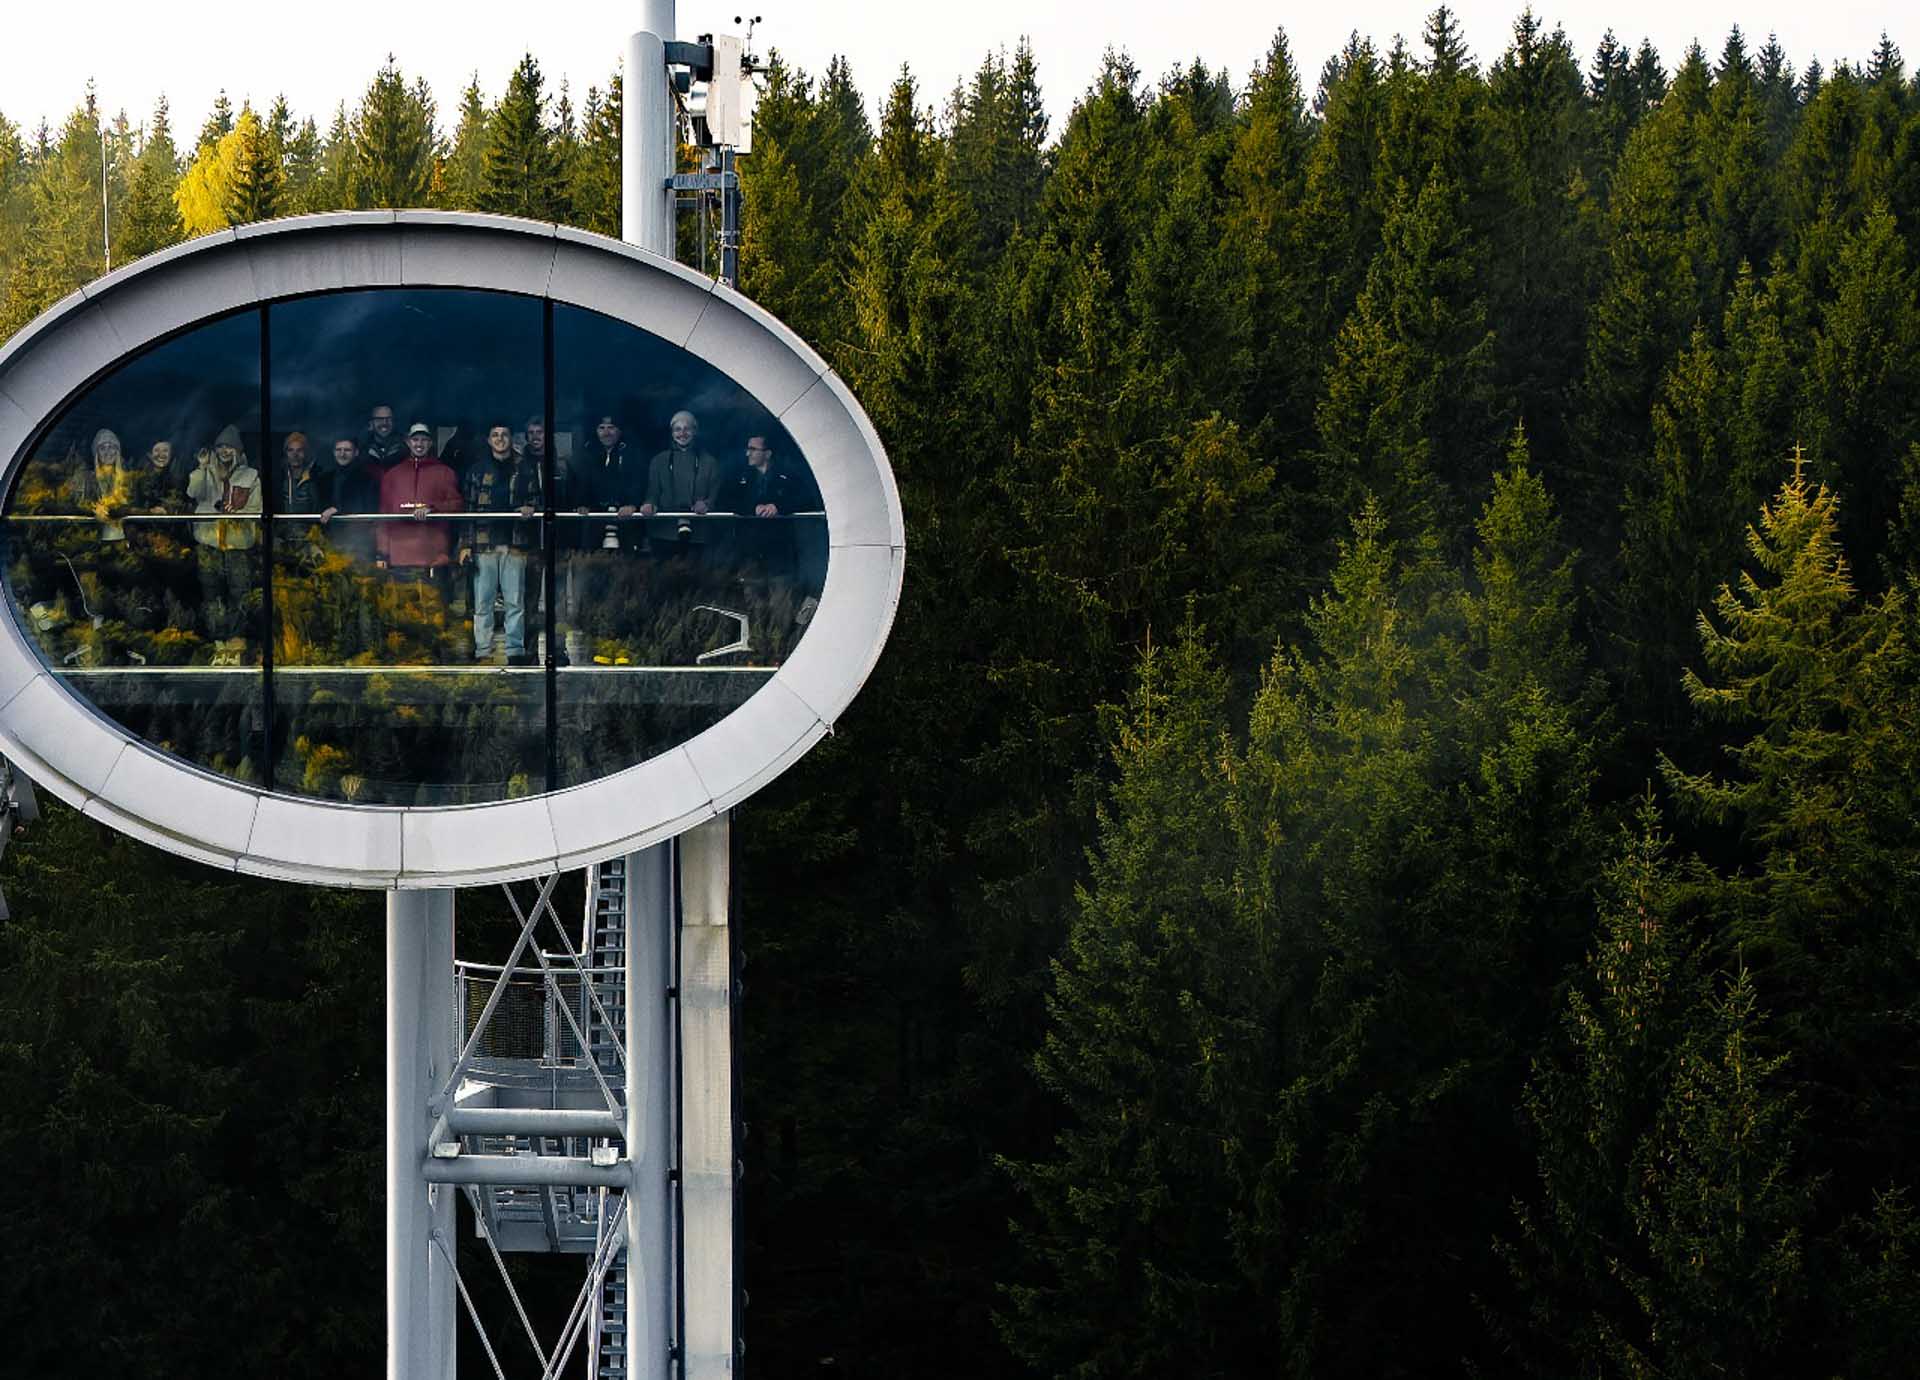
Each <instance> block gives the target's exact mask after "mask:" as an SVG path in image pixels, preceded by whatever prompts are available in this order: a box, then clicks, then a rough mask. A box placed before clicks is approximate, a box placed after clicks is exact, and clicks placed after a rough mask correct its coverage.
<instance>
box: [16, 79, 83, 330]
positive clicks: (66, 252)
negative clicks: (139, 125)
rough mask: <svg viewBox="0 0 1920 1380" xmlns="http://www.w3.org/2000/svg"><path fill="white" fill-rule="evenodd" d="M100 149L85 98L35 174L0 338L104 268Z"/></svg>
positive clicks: (69, 118)
mask: <svg viewBox="0 0 1920 1380" xmlns="http://www.w3.org/2000/svg"><path fill="white" fill-rule="evenodd" d="M100 146H101V139H100V117H99V112H98V110H97V109H96V108H95V106H94V104H93V101H92V99H91V97H89V99H88V101H87V103H86V104H85V105H82V106H80V107H78V108H76V109H75V110H74V111H73V113H72V114H70V115H69V116H68V117H67V119H66V122H65V124H63V125H62V126H61V130H60V137H59V139H58V141H57V142H52V143H50V144H49V146H48V148H47V149H46V152H45V153H44V155H42V156H41V157H40V158H39V160H38V167H36V169H35V170H34V175H33V183H32V186H31V188H30V189H29V193H28V210H27V233H26V237H25V243H24V244H23V246H22V247H21V249H20V251H19V254H18V257H17V258H16V259H15V260H14V262H13V266H12V270H11V272H10V273H9V275H8V278H7V283H6V288H5V294H4V298H0V335H8V334H11V333H12V332H13V331H16V330H18V329H19V328H20V327H21V326H24V325H25V324H26V323H27V322H29V321H31V320H32V319H33V318H34V317H35V316H37V315H39V314H40V312H41V311H42V310H43V309H44V308H46V307H49V306H51V305H52V304H53V303H55V302H57V301H59V300H60V299H61V298H62V297H65V296H66V295H67V294H68V293H70V292H72V291H74V290H75V289H76V288H78V287H79V286H80V285H81V284H83V283H85V282H88V281H89V280H91V279H93V278H95V277H97V276H99V274H100V272H101V271H102V269H104V267H105V266H106V254H105V246H104V244H103V243H102V236H101V214H102V207H101V205H100V153H101V147H100Z"/></svg>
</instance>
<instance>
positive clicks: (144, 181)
mask: <svg viewBox="0 0 1920 1380" xmlns="http://www.w3.org/2000/svg"><path fill="white" fill-rule="evenodd" d="M179 178H180V158H179V154H178V152H177V151H176V150H175V149H174V146H173V131H172V129H171V128H170V126H169V125H168V122H167V101H166V98H165V97H164V96H163V97H161V98H160V101H159V102H158V103H157V104H156V105H155V106H154V109H153V120H152V122H151V123H150V124H149V125H148V126H147V133H146V139H145V141H144V142H143V143H142V144H141V147H140V153H139V156H138V157H137V158H135V160H134V164H133V176H132V177H131V178H129V179H128V183H127V202H126V209H125V210H124V211H123V212H122V214H121V218H120V235H119V243H118V244H117V245H116V246H115V251H116V253H119V254H124V255H125V256H126V257H127V258H129V259H135V258H138V257H140V256H141V255H142V254H151V253H152V252H153V251H154V250H156V249H165V248H166V247H167V246H168V245H170V244H178V243H179V242H180V240H181V239H182V238H184V237H185V234H186V229H185V227H184V226H182V225H181V223H180V209H179V207H177V206H176V205H174V201H173V189H174V185H175V183H177V182H178V181H179Z"/></svg>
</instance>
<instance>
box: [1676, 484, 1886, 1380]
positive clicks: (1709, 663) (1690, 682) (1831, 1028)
mask: <svg viewBox="0 0 1920 1380" xmlns="http://www.w3.org/2000/svg"><path fill="white" fill-rule="evenodd" d="M1840 530H1841V521H1840V515H1839V502H1838V500H1837V499H1836V498H1835V496H1834V495H1833V494H1832V493H1831V492H1830V491H1829V490H1828V489H1826V488H1825V487H1824V486H1816V485H1814V484H1813V483H1812V482H1811V481H1810V480H1809V479H1808V477H1807V476H1806V474H1805V473H1804V471H1803V470H1802V469H1801V467H1799V466H1796V467H1795V472H1794V474H1793V475H1792V476H1791V477H1790V478H1789V479H1788V480H1787V482H1786V483H1785V484H1783V485H1782V486H1781V488H1780V490H1779V492H1778V493H1777V494H1776V495H1775V497H1774V498H1773V500H1772V501H1771V502H1770V503H1769V504H1767V505H1766V506H1765V507H1763V508H1762V510H1761V514H1760V521H1759V523H1758V524H1757V525H1756V526H1755V527H1754V528H1752V529H1750V531H1749V534H1748V539H1747V547H1748V555H1749V559H1750V561H1751V565H1750V567H1749V569H1748V570H1747V571H1745V572H1744V573H1742V575H1741V577H1740V581H1739V584H1738V586H1737V587H1734V586H1727V585H1723V586H1722V587H1721V590H1720V593H1719V595H1718V596H1717V598H1716V599H1715V601H1714V607H1713V611H1712V617H1711V618H1709V617H1707V616H1704V615H1703V617H1702V619H1701V624H1700V636H1701V648H1702V657H1703V660H1704V663H1705V667H1704V670H1703V671H1702V672H1700V673H1698V674H1696V673H1694V672H1691V671H1689V672H1688V674H1687V677H1686V687H1687V692H1688V695H1689V697H1690V699H1691V700H1692V701H1693V704H1694V707H1695V708H1696V710H1697V711H1699V712H1700V713H1701V715H1702V716H1703V717H1704V718H1706V719H1708V720H1709V721H1710V722H1712V723H1715V724H1719V725H1722V726H1724V730H1725V733H1726V738H1727V741H1726V746H1725V756H1724V762H1725V765H1724V768H1723V769H1722V770H1719V771H1715V770H1706V771H1699V772H1694V771H1688V770H1685V769H1682V768H1681V767H1679V766H1676V765H1675V764H1673V763H1672V762H1663V764H1662V765H1663V771H1664V774H1665V776H1666V779H1667V782H1668V785H1669V787H1670V788H1671V789H1672V790H1673V791H1674V793H1675V795H1676V796H1677V797H1678V799H1679V802H1680V804H1681V806H1682V807H1683V808H1684V809H1685V810H1686V811H1687V812H1688V814H1689V815H1690V816H1691V817H1693V818H1696V819H1699V820H1700V821H1701V822H1703V823H1705V824H1708V825H1711V826H1715V827H1719V828H1723V829H1727V830H1729V831H1730V833H1732V834H1734V835H1735V836H1737V838H1738V840H1739V845H1740V850H1739V853H1738V854H1736V855H1735V857H1734V858H1733V859H1731V860H1730V865H1729V866H1728V867H1726V868H1725V869H1724V870H1721V871H1718V872H1716V873H1715V874H1713V875H1712V876H1711V877H1710V879H1709V885H1708V887H1707V890H1706V894H1707V895H1708V896H1709V897H1710V899H1711V901H1712V903H1713V906H1714V910H1715V912H1716V915H1717V917H1718V919H1719V921H1720V924H1721V926H1722V930H1721V935H1720V941H1719V942H1720V946H1721V949H1722V952H1726V951H1728V950H1733V951H1735V952H1737V955H1738V962H1739V963H1740V965H1741V966H1743V967H1745V968H1747V969H1750V970H1751V973H1752V983H1753V987H1754V991H1755V992H1756V994H1757V1000H1758V1003H1759V1005H1760V1006H1761V1008H1762V1009H1763V1010H1765V1011H1766V1012H1768V1013H1769V1025H1770V1027H1771V1029H1772V1031H1773V1034H1774V1038H1775V1039H1776V1040H1777V1042H1778V1047H1779V1049H1780V1052H1781V1053H1783V1054H1785V1055H1787V1056H1788V1058H1789V1063H1788V1064H1787V1066H1786V1076H1787V1078H1788V1080H1789V1086H1790V1087H1791V1089H1792V1091H1793V1095H1794V1097H1795V1098H1796V1100H1797V1101H1798V1102H1799V1103H1800V1105H1801V1106H1803V1107H1804V1109H1805V1112H1806V1117H1807V1123H1806V1124H1807V1125H1808V1126H1809V1127H1816V1128H1818V1134H1817V1137H1809V1138H1808V1139H1806V1140H1805V1141H1804V1142H1803V1144H1802V1146H1801V1147H1800V1149H1799V1151H1798V1158H1800V1159H1801V1160H1802V1162H1803V1163H1804V1166H1805V1170H1806V1178H1805V1182H1807V1183H1809V1184H1812V1185H1816V1186H1817V1187H1816V1190H1815V1193H1816V1196H1815V1200H1814V1215H1813V1218H1812V1220H1811V1222H1810V1223H1809V1224H1808V1228H1807V1231H1806V1238H1807V1239H1806V1244H1805V1246H1804V1248H1803V1253H1804V1254H1805V1256H1806V1258H1807V1262H1808V1267H1807V1271H1806V1274H1807V1277H1808V1279H1809V1280H1812V1281H1815V1282H1816V1284H1815V1290H1816V1292H1815V1294H1814V1297H1813V1298H1812V1299H1811V1300H1810V1304H1809V1309H1810V1311H1809V1315H1808V1316H1806V1317H1804V1318H1803V1319H1801V1320H1800V1326H1799V1327H1798V1328H1797V1329H1796V1331H1797V1333H1798V1342H1799V1345H1800V1346H1801V1347H1803V1348H1804V1349H1805V1350H1806V1351H1807V1352H1808V1353H1809V1354H1818V1355H1821V1356H1826V1357H1834V1358H1839V1357H1845V1356H1847V1355H1849V1354H1854V1355H1858V1356H1865V1355H1868V1354H1871V1353H1872V1352H1874V1351H1875V1350H1876V1349H1877V1348H1880V1347H1883V1346H1884V1343H1885V1336H1884V1333H1882V1334H1881V1335H1880V1336H1879V1337H1878V1338H1877V1339H1876V1336H1875V1333H1874V1329H1873V1327H1871V1326H1868V1327H1861V1326H1860V1324H1859V1323H1858V1322H1857V1321H1856V1320H1857V1319H1859V1318H1860V1317H1861V1316H1862V1312H1861V1310H1860V1307H1859V1305H1860V1304H1861V1303H1862V1301H1863V1300H1871V1307H1870V1308H1869V1309H1867V1310H1866V1312H1867V1314H1869V1315H1870V1314H1872V1313H1873V1311H1874V1310H1877V1309H1883V1308H1884V1306H1885V1298H1884V1291H1885V1289H1886V1288H1887V1287H1888V1285H1889V1284H1890V1283H1892V1284H1894V1285H1895V1287H1899V1285H1900V1284H1903V1283H1904V1284H1906V1285H1909V1286H1910V1285H1911V1283H1912V1282H1913V1281H1914V1279H1915V1271H1914V1269H1913V1266H1912V1265H1911V1263H1907V1264H1902V1263H1901V1262H1900V1261H1899V1260H1898V1258H1888V1257H1886V1256H1881V1258H1880V1259H1878V1260H1875V1259H1874V1254H1875V1252H1876V1251H1879V1250H1884V1249H1897V1243H1898V1236H1897V1233H1898V1232H1899V1231H1901V1230H1904V1229H1902V1228H1899V1227H1898V1224H1897V1221H1895V1220H1890V1219H1889V1217H1888V1205H1889V1203H1890V1202H1891V1203H1893V1204H1894V1205H1895V1207H1896V1209H1897V1205H1898V1204H1899V1202H1900V1201H1901V1200H1902V1199H1903V1197H1904V1195H1905V1194H1906V1193H1907V1192H1909V1191H1910V1190H1911V1183H1912V1170H1913V1166H1912V1159H1911V1154H1910V1151H1909V1148H1908V1146H1907V1144H1906V1138H1905V1131H1904V1129H1902V1128H1905V1127H1908V1126H1910V1125H1912V1119H1913V1117H1914V1116H1915V1114H1916V1111H1917V1110H1920V1109H1917V1108H1916V1106H1915V1095H1914V1090H1913V1087H1912V1084H1911V1080H1910V1079H1908V1078H1907V1077H1906V1076H1905V1074H1904V1072H1902V1070H1904V1069H1906V1068H1908V1067H1910V1066H1911V1064H1912V1061H1913V1060H1914V1058H1915V1057H1916V1037H1915V1035H1914V1031H1915V1029H1916V1028H1920V1022H1916V1019H1915V1017H1916V1012H1915V1001H1914V996H1913V993H1914V992H1915V990H1916V979H1917V978H1920V961H1917V960H1916V958H1915V955H1916V954H1920V942H1916V941H1917V940H1920V913H1917V912H1916V909H1915V907H1914V906H1913V905H1912V903H1911V902H1910V900H1909V898H1908V896H1907V894H1906V891H1905V889H1904V888H1901V887H1898V886H1890V885H1888V879H1889V878H1892V877H1896V876H1902V875H1905V873H1906V872H1907V870H1908V869H1910V868H1912V867H1913V866H1914V865H1915V863H1916V860H1920V831H1917V830H1916V827H1915V823H1914V821H1915V819H1916V817H1920V816H1916V811H1915V802H1916V799H1917V798H1920V757H1917V756H1916V752H1915V748H1914V745H1913V743H1912V741H1911V735H1910V734H1909V733H1907V731H1906V729H1905V727H1904V725H1905V723H1906V720H1907V716H1908V715H1910V714H1911V712H1912V708H1913V705H1914V703H1915V701H1916V695H1917V693H1920V690H1917V687H1920V680H1917V679H1916V672H1915V664H1914V656H1913V650H1912V645H1911V641H1910V637H1909V630H1910V629H1911V627H1912V613H1911V609H1910V606H1909V604H1908V595H1907V592H1906V591H1904V590H1891V591H1888V592H1887V593H1885V594H1883V595H1881V596H1879V597H1877V598H1873V599H1870V600H1862V599H1860V598H1859V596H1858V595H1857V593H1856V590H1855V587H1854V582H1853V577H1852V573H1851V569H1850V566H1849V564H1848V561H1847V559H1846V557H1845V555H1844V554H1843V552H1842V549H1841V546H1840V542H1839V533H1840ZM1890 1234H1892V1235H1893V1236H1894V1239H1893V1240H1889V1239H1888V1237H1889V1235H1890ZM1909 1239H1910V1236H1909ZM1876 1241H1877V1242H1878V1243H1879V1244H1878V1245H1877V1246H1875V1245H1872V1244H1870V1243H1873V1242H1876ZM1863 1246H1866V1247H1867V1249H1866V1250H1864V1251H1863V1250H1862V1247H1863ZM1741 1303H1742V1300H1741V1299H1740V1298H1739V1297H1738V1296H1735V1297H1734V1298H1733V1299H1732V1305H1733V1307H1734V1308H1738V1307H1739V1306H1740V1305H1741ZM1880 1316H1881V1318H1882V1320H1883V1322H1884V1313H1882V1314H1880ZM1835 1363H1838V1364H1840V1365H1841V1368H1842V1369H1843V1370H1846V1369H1853V1368H1855V1367H1854V1366H1851V1365H1848V1364H1846V1363H1845V1362H1838V1361H1836V1362H1824V1363H1823V1364H1835ZM1789 1368H1795V1367H1789ZM1798 1368H1802V1369H1804V1366H1802V1367H1798Z"/></svg>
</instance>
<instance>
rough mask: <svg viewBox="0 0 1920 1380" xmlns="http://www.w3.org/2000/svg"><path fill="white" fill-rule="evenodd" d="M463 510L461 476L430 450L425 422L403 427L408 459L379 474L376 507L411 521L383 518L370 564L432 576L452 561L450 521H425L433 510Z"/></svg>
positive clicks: (412, 575)
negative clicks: (405, 429)
mask: <svg viewBox="0 0 1920 1380" xmlns="http://www.w3.org/2000/svg"><path fill="white" fill-rule="evenodd" d="M465 510H466V502H465V500H464V499H462V498H461V496H460V481H459V480H458V479H456V478H455V477H454V473H453V471H452V470H451V469H449V468H448V467H447V465H446V463H445V462H444V461H442V460H441V459H440V458H439V457H438V456H436V455H435V454H434V453H433V432H432V431H431V430H430V429H429V428H428V426H427V424H426V423H425V422H415V423H414V424H413V425H412V426H410V427H408V428H407V458H406V459H404V460H402V461H400V462H399V463H398V464H396V465H394V466H393V467H391V468H390V469H388V471H387V472H386V473H385V474H384V475H382V476H381V477H380V511H381V512H383V513H404V514H406V515H408V516H409V517H412V518H413V519H414V521H412V522H383V523H380V524H379V530H378V531H376V532H375V533H374V564H375V565H377V566H379V567H380V568H381V569H383V570H392V571H394V572H395V573H396V574H400V573H404V574H406V575H408V576H409V577H410V578H413V579H425V578H432V577H433V575H434V572H436V571H441V570H445V569H446V568H447V567H448V566H450V565H451V564H452V563H453V538H454V525H453V524H452V523H449V522H431V521H428V519H429V518H430V517H432V515H434V514H436V513H459V512H464V511H465Z"/></svg>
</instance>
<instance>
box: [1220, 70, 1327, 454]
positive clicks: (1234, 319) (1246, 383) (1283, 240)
mask: <svg viewBox="0 0 1920 1380" xmlns="http://www.w3.org/2000/svg"><path fill="white" fill-rule="evenodd" d="M1306 104H1307V103H1306V92H1305V90H1304V88H1303V86H1302V85H1301V80H1300V73H1299V70H1298V69H1297V68H1296V67H1295V66H1294V61H1293V53H1292V49H1291V48H1290V47H1289V45H1288V43H1287V36H1286V34H1285V33H1278V34H1276V35H1275V36H1274V39H1273V43H1272V45H1271V46H1270V47H1269V48H1268V49H1267V56H1266V61H1265V62H1264V63H1263V64H1262V65H1261V66H1260V67H1258V68H1256V69H1255V71H1254V73H1253V76H1252V78H1251V79H1250V80H1249V82H1248V86H1247V91H1246V95H1245V100H1244V107H1245V115H1244V119H1243V120H1242V122H1241V124H1240V127H1239V129H1238V130H1237V131H1234V132H1233V133H1232V134H1231V136H1230V137H1231V139H1232V144H1231V148H1230V149H1229V151H1228V154H1227V161H1226V165H1225V167H1224V168H1223V169H1222V171H1221V175H1220V176H1221V184H1222V186H1221V191H1222V197H1223V200H1222V205H1221V208H1220V218H1221V231H1222V240H1223V243H1225V244H1229V245H1232V246H1234V247H1235V251H1236V252H1232V253H1227V254H1223V255H1222V256H1221V262H1220V264H1219V267H1218V269H1217V272H1218V274H1219V277H1220V280H1221V281H1222V282H1223V283H1225V284H1227V285H1228V289H1229V290H1228V291H1226V292H1225V293H1223V294H1222V297H1223V300H1222V302H1221V305H1220V308H1219V314H1220V316H1221V317H1222V318H1223V319H1222V322H1221V329H1222V332H1223V334H1224V337H1225V338H1224V341H1223V344H1224V345H1225V346H1226V347H1227V348H1228V349H1229V350H1231V351H1232V353H1233V356H1234V360H1233V363H1232V369H1233V373H1234V375H1235V376H1236V377H1237V379H1238V388H1237V392H1238V395H1239V396H1238V398H1237V399H1236V400H1234V401H1235V408H1234V412H1233V413H1232V414H1230V415H1237V416H1238V418H1239V420H1240V422H1241V425H1242V426H1243V427H1244V428H1245V429H1246V432H1247V435H1248V436H1249V438H1250V439H1251V440H1252V441H1253V443H1254V444H1255V445H1256V446H1257V447H1258V448H1259V449H1261V450H1262V451H1264V452H1266V453H1268V454H1291V453H1294V452H1295V451H1296V450H1297V449H1299V448H1301V447H1302V446H1303V445H1304V444H1305V443H1306V442H1307V440H1308V438H1309V437H1310V436H1311V434H1312V426H1313V400H1314V397H1315V395H1316V394H1317V393H1318V392H1319V385H1320V380H1321V378H1322V377H1323V374H1324V370H1325V367H1326V360H1325V356H1324V349H1323V347H1322V345H1321V343H1320V342H1319V341H1318V340H1316V339H1315V338H1314V336H1313V334H1312V330H1311V322H1312V317H1311V315H1310V311H1309V306H1308V303H1309V302H1310V300H1311V296H1312V292H1313V288H1314V284H1313V282H1312V278H1311V272H1312V267H1311V261H1310V259H1309V257H1308V255H1307V253H1306V251H1305V245H1304V243H1303V241H1304V234H1305V231H1304V224H1303V221H1304V216H1305V210H1304V201H1305V197H1306V181H1307V164H1308V160H1309V158H1310V156H1311V152H1312V148H1313V128H1312V125H1311V124H1310V122H1309V120H1308V117H1307V113H1306Z"/></svg>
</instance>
